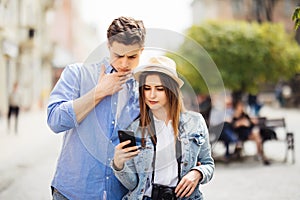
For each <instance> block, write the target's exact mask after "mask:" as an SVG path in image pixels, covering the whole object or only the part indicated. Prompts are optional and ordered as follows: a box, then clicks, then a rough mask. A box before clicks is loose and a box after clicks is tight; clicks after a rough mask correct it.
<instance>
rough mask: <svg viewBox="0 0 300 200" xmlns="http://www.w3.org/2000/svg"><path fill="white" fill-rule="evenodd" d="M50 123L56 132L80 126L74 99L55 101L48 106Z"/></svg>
mask: <svg viewBox="0 0 300 200" xmlns="http://www.w3.org/2000/svg"><path fill="white" fill-rule="evenodd" d="M47 122H48V125H49V127H50V128H51V130H53V131H54V132H55V133H59V132H63V131H66V130H69V129H71V128H74V127H76V126H78V123H77V121H76V115H75V112H74V109H73V101H68V102H63V103H54V104H51V105H49V107H48V120H47Z"/></svg>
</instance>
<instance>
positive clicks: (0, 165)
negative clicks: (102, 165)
mask: <svg viewBox="0 0 300 200" xmlns="http://www.w3.org/2000/svg"><path fill="white" fill-rule="evenodd" d="M12 127H13V126H12ZM60 145H61V136H60V135H55V134H54V133H52V132H51V130H50V129H49V128H48V127H47V124H46V114H45V112H43V111H40V110H37V111H32V112H21V113H20V116H19V131H18V133H17V134H15V133H14V131H13V130H11V131H10V132H8V131H7V125H6V119H3V118H1V121H0V199H3V200H6V199H7V200H8V199H9V200H23V199H39V200H43V199H44V200H49V199H51V195H50V182H51V179H52V176H53V173H54V169H55V165H56V159H57V157H58V153H59V149H60Z"/></svg>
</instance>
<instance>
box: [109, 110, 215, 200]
mask: <svg viewBox="0 0 300 200" xmlns="http://www.w3.org/2000/svg"><path fill="white" fill-rule="evenodd" d="M128 130H133V131H134V132H135V136H136V138H140V137H141V131H140V129H139V120H136V121H134V122H133V123H132V124H131V125H130V126H129V128H128ZM179 139H180V141H181V151H182V159H181V173H180V177H183V176H184V175H186V174H187V173H188V172H189V171H190V170H192V169H195V170H198V171H200V172H201V173H202V175H203V178H202V180H201V181H200V183H199V184H198V186H197V187H196V189H195V191H194V192H193V194H192V195H191V196H189V197H187V198H183V199H186V200H201V199H203V195H202V193H201V191H200V189H199V185H200V184H204V183H207V182H208V181H210V180H211V178H212V176H213V172H214V168H215V165H214V160H213V158H212V156H211V148H210V143H209V134H208V130H207V126H206V123H205V121H204V119H203V117H202V115H201V114H199V113H196V112H192V111H187V112H184V113H181V115H180V123H179ZM138 141H139V140H137V145H140V144H139V142H138ZM153 153H154V151H153V144H152V142H151V140H150V139H149V138H147V139H146V148H144V149H142V150H140V153H139V154H138V156H136V157H134V158H133V159H131V160H129V161H127V162H126V163H125V165H124V168H123V169H122V170H120V171H117V170H115V169H114V168H113V166H112V164H111V167H112V169H113V171H114V173H115V175H116V177H117V178H118V179H119V180H120V182H121V183H122V184H123V185H124V186H125V187H126V188H128V189H129V192H128V193H127V194H126V195H125V196H124V197H123V200H129V199H132V200H139V199H142V198H143V195H144V193H145V189H146V185H147V184H149V177H151V176H149V175H151V174H152V171H151V169H152V160H153ZM197 162H200V163H201V165H200V166H199V165H198V166H197Z"/></svg>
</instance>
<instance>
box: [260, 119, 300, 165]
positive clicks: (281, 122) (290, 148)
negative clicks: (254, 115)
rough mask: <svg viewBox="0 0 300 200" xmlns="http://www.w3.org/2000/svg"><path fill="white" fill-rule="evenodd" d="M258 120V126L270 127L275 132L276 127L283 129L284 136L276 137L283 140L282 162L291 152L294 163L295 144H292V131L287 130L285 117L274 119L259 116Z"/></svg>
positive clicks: (262, 127)
mask: <svg viewBox="0 0 300 200" xmlns="http://www.w3.org/2000/svg"><path fill="white" fill-rule="evenodd" d="M258 121H259V123H258V124H259V127H260V128H261V129H264V128H266V129H270V130H273V131H274V132H275V133H276V134H277V129H278V128H282V129H283V131H284V135H285V136H284V138H282V139H280V138H277V140H281V141H283V142H285V146H286V149H285V157H284V162H287V160H288V155H289V153H291V156H292V163H293V164H294V163H295V144H294V133H292V132H289V131H288V130H287V127H286V123H285V119H284V118H274V119H269V118H265V117H260V118H258Z"/></svg>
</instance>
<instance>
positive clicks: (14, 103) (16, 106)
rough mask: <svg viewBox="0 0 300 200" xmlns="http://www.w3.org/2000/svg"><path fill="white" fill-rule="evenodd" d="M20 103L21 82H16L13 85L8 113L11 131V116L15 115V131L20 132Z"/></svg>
mask: <svg viewBox="0 0 300 200" xmlns="http://www.w3.org/2000/svg"><path fill="white" fill-rule="evenodd" d="M20 104H21V95H20V91H19V83H18V82H15V83H14V85H13V89H12V91H11V92H10V94H9V98H8V115H7V128H8V131H10V125H11V117H12V115H14V116H15V121H14V122H15V126H14V131H15V134H17V132H18V120H19V112H20Z"/></svg>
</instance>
